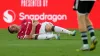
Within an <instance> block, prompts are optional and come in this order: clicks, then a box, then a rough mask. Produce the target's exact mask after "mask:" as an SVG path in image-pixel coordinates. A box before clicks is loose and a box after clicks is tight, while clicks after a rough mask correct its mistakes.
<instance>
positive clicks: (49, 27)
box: [46, 23, 76, 36]
mask: <svg viewBox="0 0 100 56" xmlns="http://www.w3.org/2000/svg"><path fill="white" fill-rule="evenodd" d="M46 31H47V32H51V31H54V32H57V33H65V34H71V35H72V36H75V34H76V31H69V30H67V29H65V28H62V27H59V26H54V25H52V24H51V23H48V24H46Z"/></svg>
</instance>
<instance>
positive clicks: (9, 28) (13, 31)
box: [8, 26, 14, 34]
mask: <svg viewBox="0 0 100 56" xmlns="http://www.w3.org/2000/svg"><path fill="white" fill-rule="evenodd" d="M8 31H9V32H10V33H11V34H13V33H14V31H11V30H10V28H9V26H8Z"/></svg>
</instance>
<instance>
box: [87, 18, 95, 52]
mask: <svg viewBox="0 0 100 56" xmlns="http://www.w3.org/2000/svg"><path fill="white" fill-rule="evenodd" d="M86 22H87V29H88V31H89V33H90V37H91V46H90V50H94V49H95V48H96V44H97V40H96V36H95V31H94V28H93V26H92V23H91V21H90V20H89V19H88V16H86Z"/></svg>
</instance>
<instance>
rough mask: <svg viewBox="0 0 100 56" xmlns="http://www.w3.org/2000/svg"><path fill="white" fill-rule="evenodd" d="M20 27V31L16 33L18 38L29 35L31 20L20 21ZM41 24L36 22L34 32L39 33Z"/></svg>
mask: <svg viewBox="0 0 100 56" xmlns="http://www.w3.org/2000/svg"><path fill="white" fill-rule="evenodd" d="M20 27H21V29H20V31H19V32H18V35H17V38H19V39H24V37H25V36H26V35H30V33H31V31H32V20H30V19H25V20H23V21H22V23H21V25H20ZM40 27H41V25H40V24H38V25H37V26H36V29H35V30H36V31H35V34H38V33H39V29H40Z"/></svg>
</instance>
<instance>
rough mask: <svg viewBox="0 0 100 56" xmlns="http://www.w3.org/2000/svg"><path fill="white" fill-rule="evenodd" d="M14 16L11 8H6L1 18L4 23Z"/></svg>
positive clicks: (10, 21)
mask: <svg viewBox="0 0 100 56" xmlns="http://www.w3.org/2000/svg"><path fill="white" fill-rule="evenodd" d="M15 18H16V14H15V12H14V11H13V10H6V11H4V13H3V19H4V21H5V22H6V23H12V22H13V21H14V20H15Z"/></svg>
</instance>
